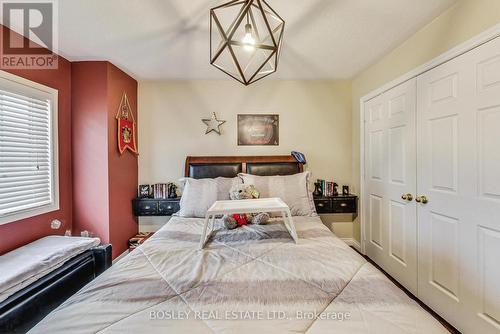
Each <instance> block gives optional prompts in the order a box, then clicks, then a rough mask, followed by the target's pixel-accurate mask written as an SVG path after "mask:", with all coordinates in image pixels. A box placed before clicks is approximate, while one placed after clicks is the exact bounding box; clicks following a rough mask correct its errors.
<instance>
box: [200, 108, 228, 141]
mask: <svg viewBox="0 0 500 334" xmlns="http://www.w3.org/2000/svg"><path fill="white" fill-rule="evenodd" d="M201 121H202V122H203V123H205V124H206V125H207V131H206V132H205V134H209V133H210V132H212V131H213V132H215V133H217V134H218V135H219V136H220V135H221V132H220V126H221V125H222V124H224V123H226V121H220V120H218V119H217V116H216V115H215V113H212V118H205V119H202V120H201Z"/></svg>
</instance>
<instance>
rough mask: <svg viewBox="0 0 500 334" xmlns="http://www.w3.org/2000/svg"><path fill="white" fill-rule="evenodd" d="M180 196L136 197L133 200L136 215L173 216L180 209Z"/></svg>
mask: <svg viewBox="0 0 500 334" xmlns="http://www.w3.org/2000/svg"><path fill="white" fill-rule="evenodd" d="M180 200H181V199H180V198H168V199H153V198H136V199H134V200H133V201H132V208H133V210H134V215H135V216H138V217H139V216H171V215H173V214H174V213H176V212H177V211H179V209H180V206H179V202H180Z"/></svg>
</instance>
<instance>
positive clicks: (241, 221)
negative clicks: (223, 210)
mask: <svg viewBox="0 0 500 334" xmlns="http://www.w3.org/2000/svg"><path fill="white" fill-rule="evenodd" d="M233 218H234V219H235V220H236V224H237V225H238V226H243V225H247V224H248V219H247V215H240V214H234V215H233Z"/></svg>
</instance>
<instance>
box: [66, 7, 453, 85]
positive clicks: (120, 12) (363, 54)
mask: <svg viewBox="0 0 500 334" xmlns="http://www.w3.org/2000/svg"><path fill="white" fill-rule="evenodd" d="M455 1H456V0H268V3H269V4H270V5H271V6H272V7H273V8H274V9H275V10H276V11H277V12H278V13H279V14H280V15H281V17H283V19H284V20H285V21H286V27H285V40H284V45H283V51H282V58H281V61H280V67H279V68H278V73H276V74H275V75H274V76H273V77H272V78H274V79H348V78H352V77H354V76H355V75H356V74H358V73H359V72H360V71H362V70H363V69H365V68H366V67H368V66H369V65H370V64H372V63H374V62H375V61H377V60H378V59H380V58H381V57H382V56H383V55H385V54H386V53H388V52H389V51H390V50H392V49H393V48H395V47H396V46H397V45H399V44H400V43H401V42H403V41H404V40H406V39H407V38H408V37H409V36H411V35H412V34H413V33H414V32H416V31H417V30H418V29H420V28H421V27H423V26H424V25H425V24H427V23H428V22H430V21H431V20H432V19H434V18H435V17H437V16H438V15H439V14H440V13H442V12H443V11H444V10H445V9H447V8H448V7H450V6H451V5H452V4H453V3H455ZM223 2H227V0H226V1H221V0H190V1H188V0H126V1H124V0H106V1H103V0H61V1H59V22H60V24H59V38H60V40H59V52H60V54H61V55H63V56H65V57H66V58H68V59H69V60H109V61H111V62H112V63H114V64H115V65H117V66H119V67H120V68H122V69H123V70H125V71H126V72H128V73H129V74H131V75H132V76H134V77H135V78H136V79H138V80H168V79H219V78H226V77H225V75H224V74H223V73H221V72H220V71H218V70H217V69H216V68H214V67H212V66H211V65H210V64H209V30H208V29H209V15H208V12H209V9H210V8H211V7H214V6H216V5H218V4H221V3H223Z"/></svg>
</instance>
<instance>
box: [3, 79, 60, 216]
mask: <svg viewBox="0 0 500 334" xmlns="http://www.w3.org/2000/svg"><path fill="white" fill-rule="evenodd" d="M57 152H58V146H57V90H54V89H52V88H49V87H46V86H43V85H40V84H37V83H34V82H31V81H29V80H26V79H23V78H20V77H17V76H14V75H12V74H9V73H6V72H3V71H0V224H6V223H10V222H14V221H16V220H19V219H24V218H28V217H32V216H36V215H40V214H42V213H46V212H50V211H54V210H58V209H59V186H58V160H57Z"/></svg>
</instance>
